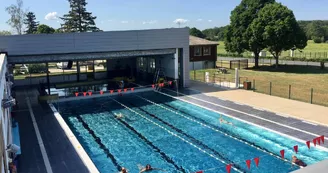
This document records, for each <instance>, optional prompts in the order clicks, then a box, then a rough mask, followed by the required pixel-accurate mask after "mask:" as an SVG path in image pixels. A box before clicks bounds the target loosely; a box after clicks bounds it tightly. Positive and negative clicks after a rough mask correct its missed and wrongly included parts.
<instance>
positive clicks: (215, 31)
mask: <svg viewBox="0 0 328 173" xmlns="http://www.w3.org/2000/svg"><path fill="white" fill-rule="evenodd" d="M226 29H227V26H223V27H214V28H209V29H205V30H203V31H202V33H203V34H204V35H205V38H206V39H208V40H213V41H221V40H224V32H225V30H226Z"/></svg>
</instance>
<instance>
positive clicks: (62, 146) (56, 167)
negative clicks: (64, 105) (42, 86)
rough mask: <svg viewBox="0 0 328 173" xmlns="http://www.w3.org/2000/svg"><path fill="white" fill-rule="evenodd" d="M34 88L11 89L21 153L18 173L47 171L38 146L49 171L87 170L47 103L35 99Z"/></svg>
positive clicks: (35, 92)
mask: <svg viewBox="0 0 328 173" xmlns="http://www.w3.org/2000/svg"><path fill="white" fill-rule="evenodd" d="M38 94H39V93H38V91H37V89H26V90H25V89H17V90H15V95H16V97H15V98H16V100H17V102H18V106H16V107H15V109H14V110H13V113H12V115H13V117H14V118H15V120H16V121H17V122H18V124H19V134H20V139H21V150H22V154H21V156H20V158H19V161H18V167H17V170H18V173H47V172H49V171H48V170H47V169H46V165H47V163H45V160H44V158H43V156H42V151H41V149H40V148H41V146H44V148H45V151H46V153H44V154H46V155H47V157H48V159H49V162H50V165H48V166H50V168H51V170H52V172H54V173H56V172H61V173H66V172H67V173H87V172H89V171H88V169H87V167H86V166H85V165H84V163H83V162H82V160H81V159H80V157H79V156H78V154H77V153H76V151H75V149H74V147H73V146H72V144H71V143H70V141H69V139H68V137H67V136H66V134H65V133H64V131H63V130H62V128H61V127H60V125H59V124H58V122H57V120H56V119H55V116H54V113H53V111H52V110H51V109H50V107H49V105H48V104H40V103H39V102H38V101H37V96H38ZM27 99H29V100H30V105H31V107H30V108H31V109H32V110H31V111H32V112H33V113H34V117H35V121H36V124H37V126H38V129H39V133H40V136H41V138H42V140H43V142H42V143H41V144H40V143H39V142H38V137H37V135H36V132H35V129H34V127H33V123H32V119H31V116H30V112H29V107H28V105H27Z"/></svg>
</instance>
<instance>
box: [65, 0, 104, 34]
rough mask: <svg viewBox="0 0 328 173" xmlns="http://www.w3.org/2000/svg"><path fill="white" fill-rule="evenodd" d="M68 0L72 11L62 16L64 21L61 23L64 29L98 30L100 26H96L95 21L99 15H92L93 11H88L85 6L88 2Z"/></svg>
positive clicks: (71, 30) (77, 30)
mask: <svg viewBox="0 0 328 173" xmlns="http://www.w3.org/2000/svg"><path fill="white" fill-rule="evenodd" d="M68 1H69V4H70V8H71V11H69V12H68V14H65V15H64V16H63V17H61V18H60V19H62V20H63V21H64V23H63V24H61V27H62V29H63V30H64V31H65V32H88V31H92V32H98V31H99V28H97V27H96V23H95V21H94V20H95V19H96V18H97V17H94V16H92V13H90V12H87V11H86V8H85V6H86V5H87V3H86V2H85V0H68Z"/></svg>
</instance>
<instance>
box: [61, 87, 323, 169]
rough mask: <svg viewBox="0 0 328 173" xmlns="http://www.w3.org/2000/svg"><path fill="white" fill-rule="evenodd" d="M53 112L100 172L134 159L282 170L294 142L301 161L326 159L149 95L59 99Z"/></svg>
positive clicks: (131, 165) (166, 165)
mask: <svg viewBox="0 0 328 173" xmlns="http://www.w3.org/2000/svg"><path fill="white" fill-rule="evenodd" d="M57 109H58V110H59V112H60V113H61V115H62V117H63V118H64V119H65V121H66V123H67V124H68V125H69V127H70V128H71V130H72V131H73V133H74V134H75V136H76V137H77V139H78V140H79V142H80V143H81V144H82V146H83V148H84V149H85V150H86V152H87V153H88V155H89V156H90V158H91V159H92V161H93V162H94V163H95V165H96V166H97V168H98V169H99V171H100V172H102V173H107V172H108V173H113V172H118V169H119V168H120V167H126V168H127V169H128V170H129V172H130V173H137V172H139V169H138V166H137V165H138V164H140V165H146V164H151V165H152V166H153V167H156V168H162V169H164V170H166V171H167V172H196V171H200V170H203V171H204V172H205V173H214V172H215V173H217V172H224V173H225V172H226V166H225V165H226V164H233V166H232V170H231V172H254V173H285V172H286V173H287V172H291V171H293V170H296V169H299V168H298V167H297V166H293V167H292V166H291V163H290V158H291V156H292V154H294V150H293V146H295V145H298V146H299V153H298V154H297V157H298V158H300V159H302V160H303V161H305V162H306V163H307V164H313V163H317V162H319V161H321V160H324V159H328V152H326V151H322V150H319V149H317V148H311V149H310V150H309V149H308V148H307V146H306V145H305V144H303V143H300V142H297V141H294V140H292V139H289V138H286V137H283V136H280V135H278V134H275V133H272V132H269V131H267V130H264V129H261V128H259V127H255V126H251V125H249V124H246V123H243V122H240V121H237V120H235V119H231V118H229V117H225V116H222V117H223V119H224V120H226V121H229V122H232V123H233V126H232V125H228V124H220V123H219V118H220V114H217V113H215V112H211V111H209V110H206V109H203V108H200V107H197V106H194V105H191V104H188V103H185V102H182V101H179V100H175V99H173V98H171V97H168V96H165V95H162V94H159V93H156V92H144V93H138V94H130V95H123V96H117V97H112V98H108V97H107V98H97V99H86V100H78V101H70V102H62V103H59V105H57ZM117 113H122V114H123V115H124V117H123V118H121V119H117V118H115V116H114V114H117ZM282 149H284V150H285V158H286V159H287V160H284V159H281V156H280V150H282ZM257 157H260V162H259V166H258V168H257V167H256V166H255V163H254V161H253V159H254V158H257ZM248 159H250V160H252V164H251V169H250V170H249V169H248V168H247V166H246V162H245V161H246V160H248ZM288 160H289V161H288ZM154 172H155V171H154ZM158 172H159V171H158Z"/></svg>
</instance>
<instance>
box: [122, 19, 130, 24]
mask: <svg viewBox="0 0 328 173" xmlns="http://www.w3.org/2000/svg"><path fill="white" fill-rule="evenodd" d="M121 23H123V24H127V23H129V21H126V20H122V21H121Z"/></svg>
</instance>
